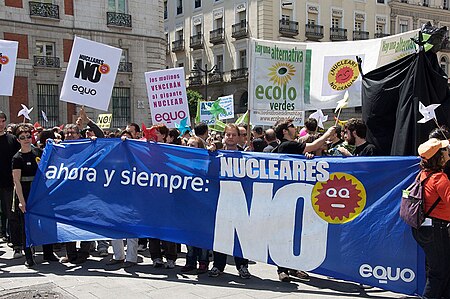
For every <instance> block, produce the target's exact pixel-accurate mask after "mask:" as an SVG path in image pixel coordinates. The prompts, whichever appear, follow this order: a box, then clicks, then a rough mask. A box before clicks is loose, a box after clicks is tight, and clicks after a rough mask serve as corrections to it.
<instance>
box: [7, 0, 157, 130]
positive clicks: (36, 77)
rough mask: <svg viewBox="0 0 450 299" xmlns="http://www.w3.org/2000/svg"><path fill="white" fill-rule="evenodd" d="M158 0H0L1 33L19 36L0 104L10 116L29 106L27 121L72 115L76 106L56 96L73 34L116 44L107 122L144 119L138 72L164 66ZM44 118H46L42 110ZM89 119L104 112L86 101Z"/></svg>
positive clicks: (52, 121) (58, 120) (53, 121)
mask: <svg viewBox="0 0 450 299" xmlns="http://www.w3.org/2000/svg"><path fill="white" fill-rule="evenodd" d="M162 11H163V1H162V0H142V1H133V0H101V1H87V0H76V1H75V0H42V1H28V0H0V39H5V40H14V41H18V42H19V51H18V59H17V67H16V74H15V82H14V92H13V96H11V97H5V96H0V110H3V111H5V112H6V113H7V115H9V119H10V120H11V121H12V122H20V121H22V120H23V119H18V118H17V113H18V111H19V110H20V109H21V106H20V104H25V105H27V106H28V107H34V110H33V111H32V114H31V119H32V122H35V121H39V122H40V123H41V124H42V125H43V126H46V127H49V126H56V125H58V126H59V125H61V124H64V123H71V122H74V120H75V119H76V115H77V106H76V105H74V104H70V103H66V102H62V101H60V100H59V96H60V92H61V87H62V83H63V80H64V76H65V71H66V68H67V64H68V61H69V57H70V53H71V48H72V44H73V39H74V37H75V36H79V37H83V38H87V39H90V40H93V41H96V42H100V43H104V44H108V45H111V46H114V47H118V48H121V49H122V50H123V52H122V57H121V63H120V66H119V72H118V74H117V77H116V82H115V87H114V90H113V94H112V98H111V103H110V106H109V109H108V112H109V113H112V114H113V120H112V125H111V126H112V128H120V127H124V126H126V125H127V123H129V122H130V121H134V122H137V123H141V122H144V123H146V124H148V123H149V122H150V119H151V118H150V110H149V104H148V99H147V92H146V87H145V79H144V73H145V72H147V71H150V70H159V69H163V68H164V67H165V52H164V51H165V46H166V45H165V40H164V34H163V13H162ZM41 111H44V112H45V113H46V115H47V117H48V120H49V121H48V123H46V122H45V121H44V120H43V118H42V115H41ZM87 111H88V114H89V116H90V117H91V118H93V119H94V120H96V117H97V115H98V114H99V113H108V112H104V111H98V110H94V109H89V108H87Z"/></svg>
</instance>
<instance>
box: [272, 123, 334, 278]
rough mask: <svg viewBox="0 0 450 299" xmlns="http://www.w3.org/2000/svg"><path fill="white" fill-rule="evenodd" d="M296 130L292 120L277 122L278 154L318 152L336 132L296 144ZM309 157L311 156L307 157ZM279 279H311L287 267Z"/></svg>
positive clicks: (329, 132) (279, 272) (282, 268)
mask: <svg viewBox="0 0 450 299" xmlns="http://www.w3.org/2000/svg"><path fill="white" fill-rule="evenodd" d="M296 132H297V130H296V128H295V126H294V124H293V123H292V120H290V119H289V120H285V121H281V122H277V123H276V124H275V133H276V135H277V138H278V139H279V140H280V145H278V146H277V147H276V148H274V149H273V151H274V152H276V153H284V154H300V155H303V154H307V153H308V152H314V151H316V150H318V149H319V148H320V147H322V145H323V144H324V143H325V141H326V140H327V139H328V138H329V137H330V136H331V134H333V133H334V132H335V128H334V127H331V128H329V129H328V131H326V132H325V134H323V135H322V136H321V137H320V138H318V139H316V140H315V141H314V142H313V143H306V142H301V143H299V142H296V141H294V139H295V136H296ZM307 157H309V156H307ZM277 272H278V279H280V280H281V281H283V282H289V281H290V278H289V275H292V276H295V277H297V278H300V279H309V275H308V273H306V272H305V271H302V270H294V269H289V268H285V267H278V269H277Z"/></svg>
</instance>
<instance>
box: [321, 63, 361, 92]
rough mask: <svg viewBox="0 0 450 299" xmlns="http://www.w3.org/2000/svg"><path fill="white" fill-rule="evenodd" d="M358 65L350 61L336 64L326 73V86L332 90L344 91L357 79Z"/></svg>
mask: <svg viewBox="0 0 450 299" xmlns="http://www.w3.org/2000/svg"><path fill="white" fill-rule="evenodd" d="M358 76H359V69H358V63H357V62H356V61H354V60H351V59H342V60H339V61H338V62H336V63H335V64H334V65H333V66H332V67H331V68H330V71H329V73H328V84H330V87H331V88H333V89H334V90H345V89H347V88H349V87H350V86H352V84H353V83H354V82H355V81H356V79H358Z"/></svg>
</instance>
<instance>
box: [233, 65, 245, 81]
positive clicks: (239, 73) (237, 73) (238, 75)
mask: <svg viewBox="0 0 450 299" xmlns="http://www.w3.org/2000/svg"><path fill="white" fill-rule="evenodd" d="M247 77H248V68H246V67H244V68H240V69H235V70H231V81H235V80H240V79H247Z"/></svg>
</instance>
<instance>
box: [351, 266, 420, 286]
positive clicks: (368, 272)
mask: <svg viewBox="0 0 450 299" xmlns="http://www.w3.org/2000/svg"><path fill="white" fill-rule="evenodd" d="M359 275H361V277H364V278H369V277H372V276H373V277H374V278H375V279H378V282H379V283H383V284H387V283H388V282H389V281H398V280H399V279H401V280H403V281H404V282H406V283H410V282H412V281H413V280H414V278H416V274H415V273H414V271H413V270H411V269H409V268H405V269H400V268H398V267H397V268H391V267H383V266H375V267H373V268H372V266H371V265H369V264H362V265H361V266H360V267H359Z"/></svg>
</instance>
